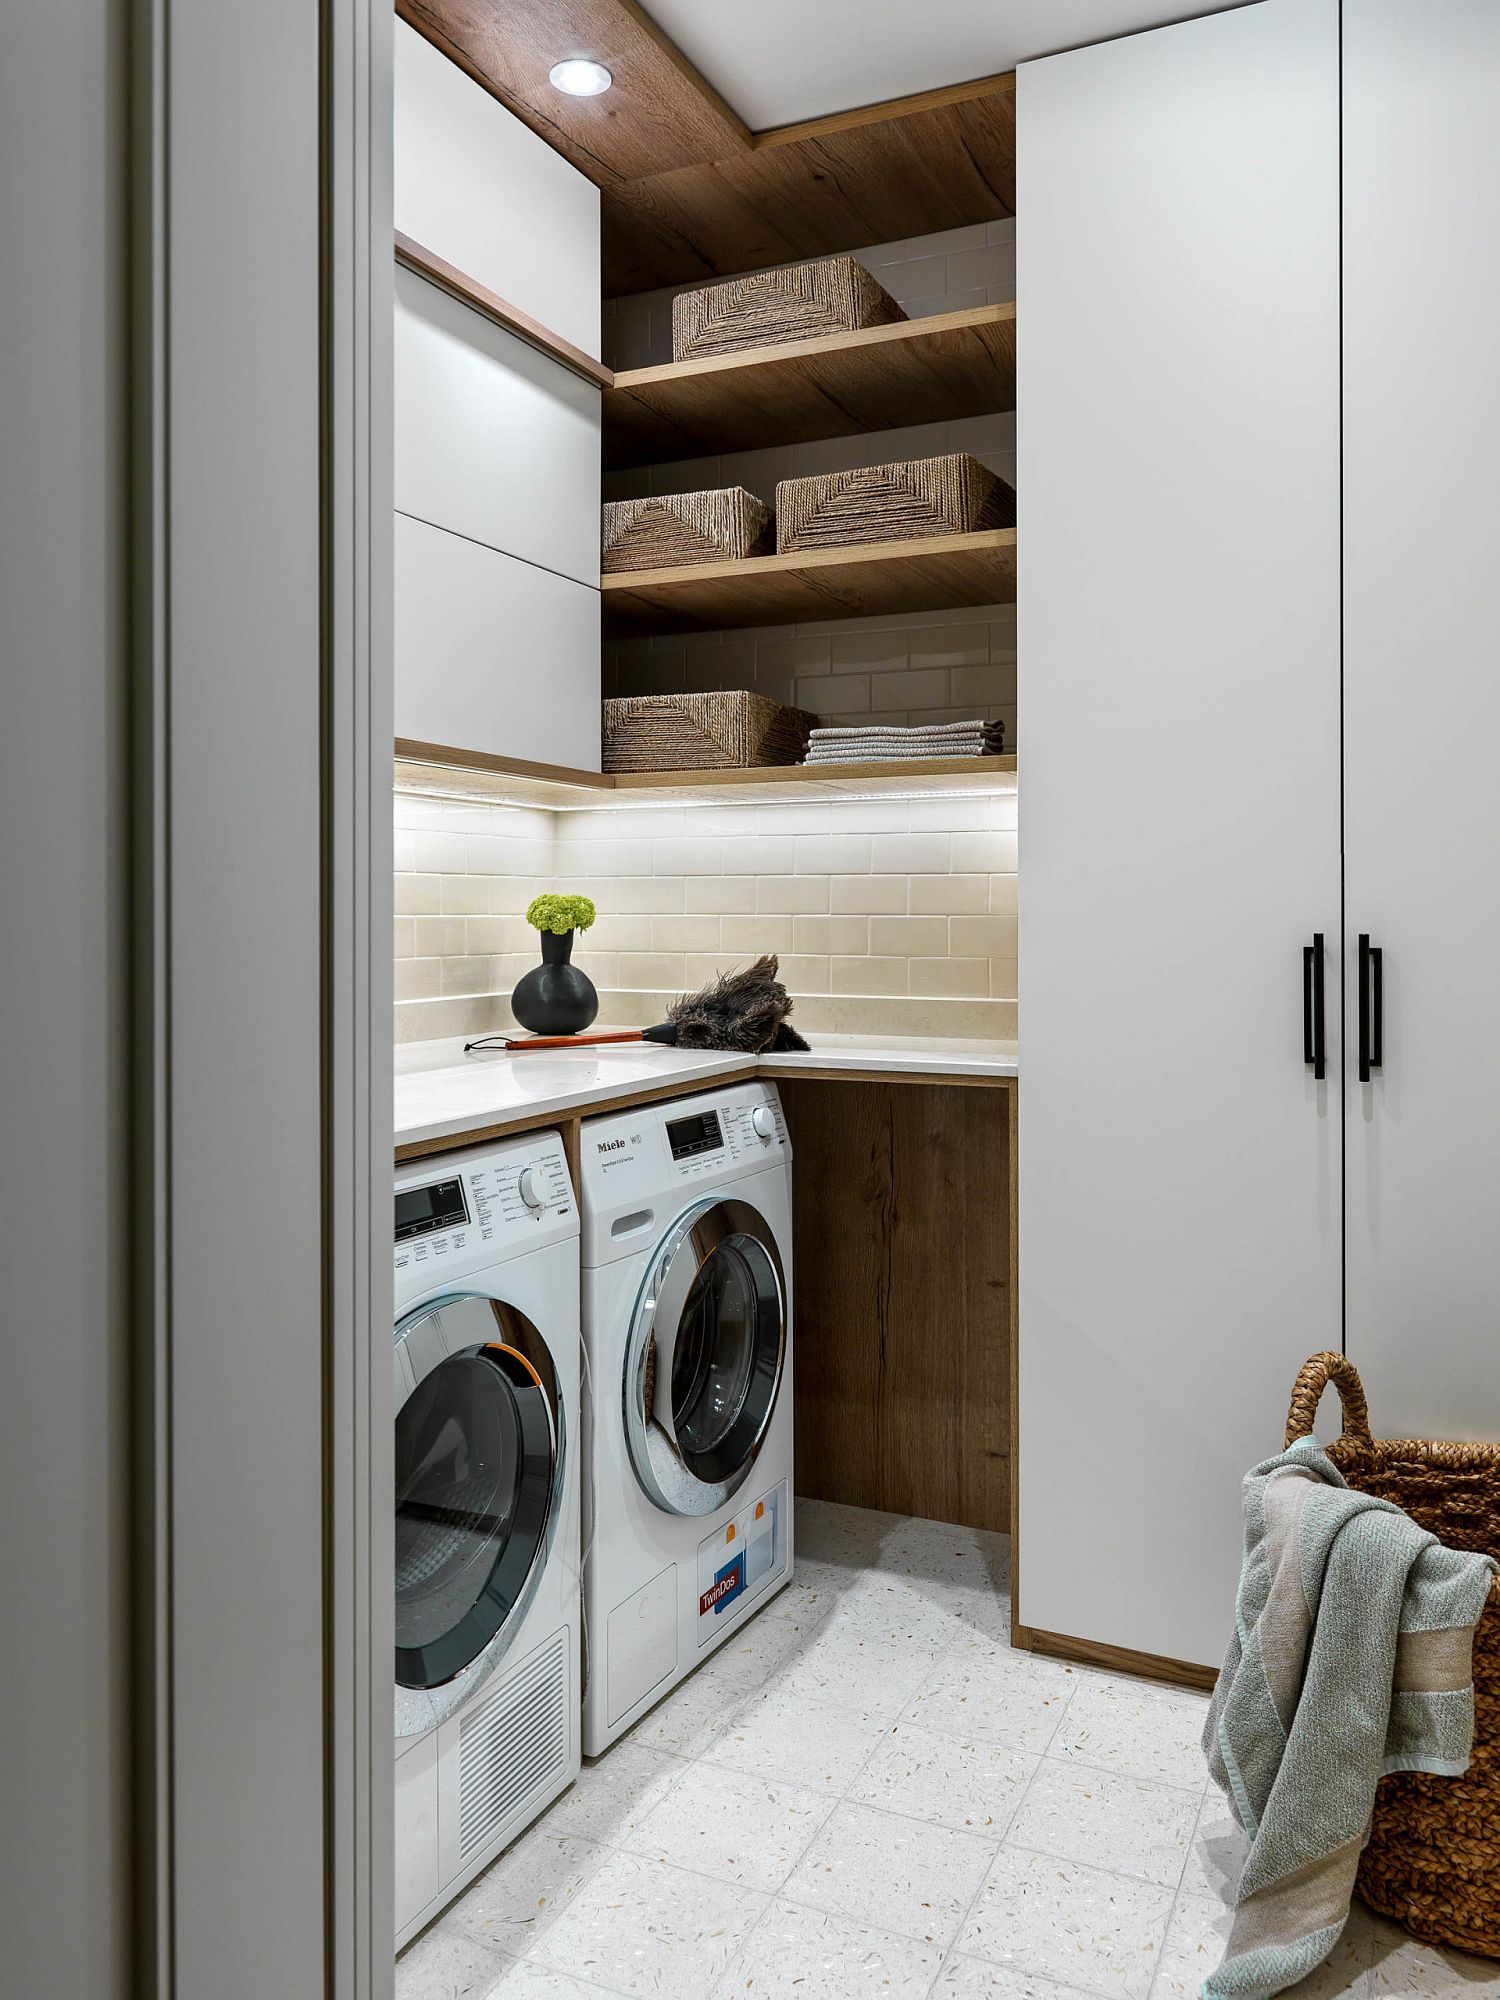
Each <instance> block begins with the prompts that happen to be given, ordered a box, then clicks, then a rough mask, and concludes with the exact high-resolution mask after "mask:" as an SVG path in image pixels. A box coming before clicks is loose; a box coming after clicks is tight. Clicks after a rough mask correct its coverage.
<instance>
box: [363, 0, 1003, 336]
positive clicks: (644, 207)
mask: <svg viewBox="0 0 1500 2000" xmlns="http://www.w3.org/2000/svg"><path fill="white" fill-rule="evenodd" d="M396 11H397V13H398V14H399V15H400V16H401V18H402V20H404V21H406V22H407V23H408V24H409V25H410V26H411V27H413V28H415V29H416V30H417V32H418V33H419V34H422V35H425V36H426V37H427V39H428V40H429V41H431V42H432V43H433V44H434V45H435V46H436V47H438V48H440V49H441V50H442V51H443V53H444V54H445V55H447V56H449V57H450V58H451V59H452V60H453V61H454V62H456V63H458V65H459V66H460V68H462V69H464V70H465V71H467V73H468V74H469V75H470V76H472V77H473V78H474V80H475V81H476V82H477V83H479V84H481V85H482V86H483V87H484V88H485V89H486V90H488V91H489V92H490V93H491V94H492V95H493V96H495V97H497V98H498V99H499V100H500V102H501V103H502V104H504V105H505V106H506V107H507V108H508V109H509V110H511V111H513V112H514V113H515V114H516V116H517V117H518V118H521V119H522V120H524V122H525V123H526V124H527V125H529V126H530V127H531V129H532V130H533V131H534V132H537V133H539V134H540V135H541V137H542V138H544V139H546V140H547V142H548V143H549V144H550V145H552V146H555V147H556V148H557V150H558V151H559V152H560V153H561V154H562V155H563V156H564V158H565V159H568V160H570V161H571V162H572V164H573V165H574V166H576V167H577V168H578V169H579V171H580V172H582V173H585V174H587V175H588V176H589V178H590V179H591V180H593V181H595V182H597V184H598V185H599V187H600V189H601V190H602V191H603V201H604V213H603V234H604V290H605V293H606V295H608V296H610V297H614V296H616V295H618V294H620V293H622V292H642V291H654V290H656V289H657V288H658V287H661V286H665V285H680V284H690V283H692V282H693V281H695V280H703V279H707V278H714V277H727V276H730V275H731V274H732V273H734V272H737V271H758V270H764V269H766V268H767V266H769V265H772V264H782V263H786V262H788V261H790V260H792V259H795V258H800V257H819V256H824V255H826V254H828V253H830V252H833V251H837V250H854V249H858V248H860V247H861V246H862V245H864V244H869V243H889V242H892V241H894V240H895V239H897V238H899V237H903V236H922V235H926V234H928V233H929V232H930V231H933V230H940V229H957V228H961V227H963V226H964V225H966V224H968V223H973V222H989V221H994V220H996V219H998V218H1000V217H1002V216H1008V215H1010V214H1012V213H1013V212H1014V205H1015V140H1016V133H1015V79H1014V77H1013V76H1010V75H1006V76H999V77H983V78H980V79H979V80H978V81H976V82H973V83H964V84H955V85H953V86H951V87H950V88H947V89H943V90H931V91H926V92H924V93H923V94H922V95H920V96H917V97H906V98H898V99H897V100H895V101H894V102H893V103H890V104H875V105H866V106H864V107H863V108H861V109H860V110H857V111H844V112H839V113H837V114H835V115H834V116H833V117H830V118H815V119H810V120H808V121H807V122H806V123H805V124H801V125H785V126H780V127H778V128H776V129H775V130H773V131H768V132H756V133H752V132H750V131H748V130H747V129H746V127H745V126H744V124H743V123H742V122H741V121H740V119H739V118H738V117H737V116H736V114H735V113H734V111H733V110H732V109H731V107H730V106H729V105H728V104H726V103H725V101H724V100H723V98H721V97H720V96H719V95H718V93H717V92H716V91H715V90H714V89H713V87H712V86H711V85H710V84H709V83H707V82H706V81H705V79H704V78H703V77H702V76H700V75H699V74H698V72H697V71H696V70H695V69H694V68H693V66H692V65H691V63H689V62H688V61H687V59H686V58H685V57H684V56H683V55H682V54H681V53H680V52H679V51H678V50H677V49H676V48H674V47H673V45H672V44H671V42H670V41H668V40H667V38H666V36H665V35H664V34H663V33H662V32H661V30H660V29H659V28H658V27H656V25H655V24H654V23H653V22H652V21H651V20H650V19H649V18H648V17H647V16H646V15H645V14H644V13H642V11H641V9H640V7H639V6H638V5H637V4H636V0H396ZM564 56H590V57H592V58H593V59H594V60H595V61H597V62H602V63H603V64H604V65H605V67H606V68H607V69H609V70H610V71H611V72H612V74H613V76H614V79H615V82H614V87H613V88H612V89H611V90H608V91H606V92H605V93H604V95H603V96H602V97H591V98H579V97H566V96H564V95H563V94H562V92H560V91H558V90H554V89H553V87H552V85H551V84H550V83H549V82H548V81H547V72H548V70H549V69H550V68H551V67H552V65H553V63H555V62H557V61H558V60H559V59H560V58H561V57H564Z"/></svg>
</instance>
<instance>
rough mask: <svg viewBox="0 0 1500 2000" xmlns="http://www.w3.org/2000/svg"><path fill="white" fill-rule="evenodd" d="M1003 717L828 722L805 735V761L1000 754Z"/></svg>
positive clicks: (1003, 729)
mask: <svg viewBox="0 0 1500 2000" xmlns="http://www.w3.org/2000/svg"><path fill="white" fill-rule="evenodd" d="M1004 749H1005V724H1004V723H1003V722H983V721H975V722H928V723H916V724H913V725H912V726H910V727H898V726H895V725H893V724H890V723H864V724H847V725H830V726H828V727H826V728H818V729H814V730H812V731H811V732H810V735H809V738H808V749H807V757H806V762H807V763H809V764H852V763H885V762H895V761H898V760H900V759H904V758H921V757H985V756H999V755H1001V754H1003V752H1004Z"/></svg>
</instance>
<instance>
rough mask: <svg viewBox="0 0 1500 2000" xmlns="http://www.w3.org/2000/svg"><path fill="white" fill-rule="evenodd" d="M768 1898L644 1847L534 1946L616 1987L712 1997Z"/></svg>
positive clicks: (539, 1955) (599, 1877) (625, 1857)
mask: <svg viewBox="0 0 1500 2000" xmlns="http://www.w3.org/2000/svg"><path fill="white" fill-rule="evenodd" d="M768 1900H769V1899H768V1898H767V1897H765V1896H763V1895H757V1894H754V1893H752V1892H750V1891H748V1890H746V1889H743V1888H740V1887H738V1886H737V1885H736V1884H734V1883H733V1882H720V1881H716V1880H715V1879H714V1878H713V1877H712V1876H709V1875H694V1874H690V1873H688V1872H687V1871H686V1870H685V1869H682V1868H673V1867H670V1866H669V1865H668V1864H667V1863H666V1862H663V1861H652V1860H649V1859H647V1858H646V1857H644V1856H642V1855H638V1854H611V1855H610V1856H609V1858H608V1860H607V1861H606V1862H605V1864H604V1866H603V1867H602V1868H600V1869H599V1871H598V1872H597V1873H596V1874H595V1875H594V1876H593V1878H592V1879H591V1880H590V1881H589V1882H588V1884H587V1885H586V1887H585V1888H584V1889H583V1890H582V1891H581V1892H580V1893H579V1894H578V1895H577V1896H575V1897H574V1898H573V1900H572V1902H571V1903H570V1904H569V1905H568V1907H567V1909H566V1910H564V1911H563V1912H562V1914H561V1916H560V1917H559V1918H558V1920H557V1922H556V1923H555V1924H553V1925H552V1927H551V1929H550V1930H548V1931H547V1933H546V1934H545V1936H543V1937H542V1938H541V1939H540V1940H539V1941H538V1943H537V1946H536V1948H535V1950H534V1952H533V1954H532V1956H533V1958H534V1959H535V1961H536V1962H537V1963H539V1964H542V1965H547V1966H551V1967H554V1968H556V1969H557V1970H559V1971H562V1972H568V1973H571V1974H572V1975H573V1976H574V1977H575V1978H581V1979H583V1980H585V1981H588V1982H590V1983H592V1984H595V1985H599V1986H603V1987H606V1988H608V1989H609V1990H610V1991H612V1992H620V1993H627V1994H649V1995H651V1996H652V2000H705V1996H706V1995H707V1994H708V1993H710V1992H711V1991H712V1989H713V1986H714V1984H715V1982H716V1981H717V1980H718V1979H720V1978H721V1977H722V1976H723V1974H724V1971H725V1969H726V1968H727V1966H728V1965H729V1962H730V1960H731V1959H732V1958H733V1957H734V1955H735V1953H736V1952H737V1951H738V1950H739V1948H740V1946H741V1945H742V1944H743V1943H744V1941H745V1939H746V1937H747V1936H748V1935H749V1933H750V1931H751V1930H752V1929H753V1927H754V1925H755V1923H756V1921H757V1920H758V1918H759V1917H760V1915H761V1913H762V1911H763V1910H764V1909H765V1907H766V1904H767V1901H768Z"/></svg>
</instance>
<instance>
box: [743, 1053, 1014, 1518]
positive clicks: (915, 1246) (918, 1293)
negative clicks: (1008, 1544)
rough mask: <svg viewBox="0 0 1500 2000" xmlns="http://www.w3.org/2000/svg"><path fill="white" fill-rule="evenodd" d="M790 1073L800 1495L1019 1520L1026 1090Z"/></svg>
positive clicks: (785, 1092) (937, 1514) (785, 1082)
mask: <svg viewBox="0 0 1500 2000" xmlns="http://www.w3.org/2000/svg"><path fill="white" fill-rule="evenodd" d="M778 1082H779V1087H780V1092H781V1099H782V1103H783V1105H784V1106H785V1108H786V1115H787V1120H788V1124H789V1126H790V1129H791V1135H792V1146H793V1153H794V1167H793V1172H794V1173H795V1175H796V1184H797V1200H796V1239H795V1251H794V1254H795V1277H794V1290H795V1320H794V1325H795V1340H796V1348H795V1356H796V1363H795V1365H796V1375H795V1381H796V1411H797V1491H798V1492H799V1493H801V1494H806V1495H808V1496H809V1497H810V1498H813V1499H819V1500H839V1501H843V1502H846V1503H847V1504H848V1505H851V1506H856V1507H879V1508H886V1509H889V1510H891V1511H893V1512H897V1513H906V1514H918V1515H923V1516H925V1517H927V1518H928V1519H932V1520H939V1521H954V1522H962V1523H965V1524H967V1525H969V1526H972V1527H979V1528H994V1529H1000V1530H1007V1529H1009V1527H1010V1459H1011V1355H1012V1345H1013V1303H1014V1283H1013V1232H1012V1214H1011V1208H1012V1204H1011V1193H1012V1181H1011V1175H1012V1171H1013V1158H1012V1149H1011V1134H1012V1130H1013V1118H1012V1102H1013V1100H1012V1089H1013V1086H1011V1085H1010V1084H1008V1083H1006V1082H1003V1081H1000V1082H994V1083H989V1084H975V1085H968V1084H939V1083H930V1082H927V1081H925V1080H924V1081H922V1082H920V1083H913V1082H892V1083H886V1082H865V1081H859V1082H854V1081H852V1080H839V1081H836V1082H835V1081H828V1082H813V1081H802V1080H800V1079H798V1080H789V1079H778Z"/></svg>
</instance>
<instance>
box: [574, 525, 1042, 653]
mask: <svg viewBox="0 0 1500 2000" xmlns="http://www.w3.org/2000/svg"><path fill="white" fill-rule="evenodd" d="M600 594H601V597H602V599H603V610H604V636H605V637H606V638H610V639H614V638H630V637H635V636H639V635H643V634H649V633H658V632H694V631H710V632H712V631H719V630H724V629H728V628H729V627H732V626H736V625H800V624H805V623H810V622H813V621H816V620H818V619H822V618H871V617H883V616H886V615H887V614H889V613H893V612H902V611H950V610H956V609H959V608H961V607H963V606H965V605H975V604H1011V603H1014V601H1015V595H1016V531H1015V529H1014V528H986V529H982V530H980V531H979V532H978V533H977V534H969V535H932V536H928V537H927V538H926V539H924V540H921V541H904V542H871V543H870V544H868V546H866V547H862V548H861V547H852V548H839V549H805V550H799V551H797V552H795V553H794V554H791V555H781V556H751V557H749V558H748V559H746V560H745V561H743V562H724V563H686V564H682V565H680V566H679V567H676V568H673V569H638V570H621V571H617V572H616V573H614V574H613V575H610V576H605V577H603V578H601V579H600Z"/></svg>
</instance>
